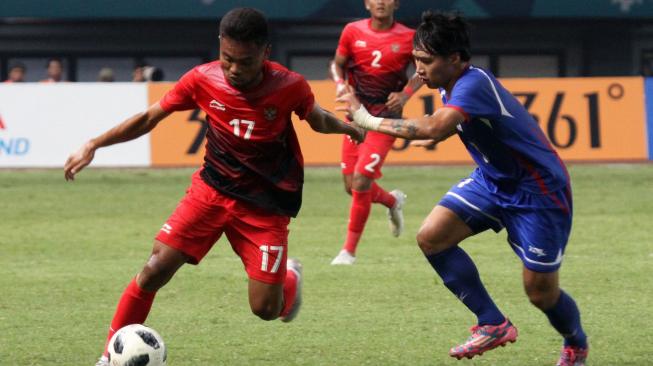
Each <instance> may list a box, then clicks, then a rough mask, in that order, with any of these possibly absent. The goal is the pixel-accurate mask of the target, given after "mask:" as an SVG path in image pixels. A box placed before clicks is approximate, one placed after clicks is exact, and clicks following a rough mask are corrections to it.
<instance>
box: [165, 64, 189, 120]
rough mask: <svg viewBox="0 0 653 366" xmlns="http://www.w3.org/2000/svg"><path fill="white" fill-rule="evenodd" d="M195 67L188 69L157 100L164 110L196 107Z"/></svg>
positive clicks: (171, 110)
mask: <svg viewBox="0 0 653 366" xmlns="http://www.w3.org/2000/svg"><path fill="white" fill-rule="evenodd" d="M195 75H196V73H195V69H192V70H190V71H188V72H187V73H186V74H184V76H182V77H181V79H179V81H178V82H177V84H175V86H174V87H173V88H172V89H171V90H170V91H168V92H167V93H166V94H165V95H164V96H163V98H161V100H160V101H159V104H160V105H161V108H163V110H164V111H166V112H175V111H183V110H188V109H195V108H197V104H196V103H195V92H194V91H195V78H196V76H195Z"/></svg>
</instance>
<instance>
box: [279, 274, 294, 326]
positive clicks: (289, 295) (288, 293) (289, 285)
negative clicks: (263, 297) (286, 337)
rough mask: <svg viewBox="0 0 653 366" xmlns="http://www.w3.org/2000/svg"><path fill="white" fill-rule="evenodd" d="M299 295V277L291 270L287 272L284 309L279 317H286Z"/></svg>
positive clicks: (284, 288)
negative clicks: (296, 296)
mask: <svg viewBox="0 0 653 366" xmlns="http://www.w3.org/2000/svg"><path fill="white" fill-rule="evenodd" d="M295 295H297V275H296V274H295V271H291V270H290V269H289V270H288V271H286V280H285V281H284V282H283V309H282V310H281V314H279V316H286V315H288V312H289V311H290V309H291V308H292V304H293V303H294V302H295Z"/></svg>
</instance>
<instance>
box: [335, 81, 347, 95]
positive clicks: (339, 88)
mask: <svg viewBox="0 0 653 366" xmlns="http://www.w3.org/2000/svg"><path fill="white" fill-rule="evenodd" d="M346 92H347V83H346V82H344V81H340V82H338V83H336V98H339V97H341V96H342V95H343V94H345V93H346Z"/></svg>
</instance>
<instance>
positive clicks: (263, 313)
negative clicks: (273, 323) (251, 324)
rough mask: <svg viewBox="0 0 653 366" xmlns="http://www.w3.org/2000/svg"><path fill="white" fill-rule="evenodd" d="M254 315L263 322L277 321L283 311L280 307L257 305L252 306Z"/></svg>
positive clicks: (265, 304) (266, 304) (267, 304)
mask: <svg viewBox="0 0 653 366" xmlns="http://www.w3.org/2000/svg"><path fill="white" fill-rule="evenodd" d="M251 308H252V313H253V314H254V315H256V316H258V317H259V318H261V319H262V320H265V321H270V320H275V319H276V318H278V317H279V313H280V312H281V309H280V307H279V306H275V305H274V304H269V303H261V304H257V305H252V307H251Z"/></svg>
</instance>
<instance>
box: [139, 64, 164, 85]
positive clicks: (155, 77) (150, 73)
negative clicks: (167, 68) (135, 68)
mask: <svg viewBox="0 0 653 366" xmlns="http://www.w3.org/2000/svg"><path fill="white" fill-rule="evenodd" d="M143 77H144V78H145V81H163V78H164V74H163V70H161V69H160V68H158V67H156V66H145V67H144V68H143Z"/></svg>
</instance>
